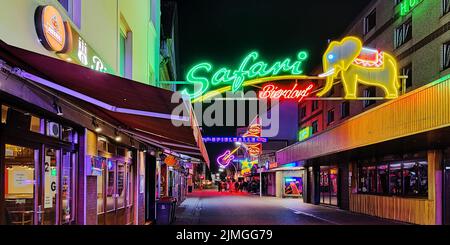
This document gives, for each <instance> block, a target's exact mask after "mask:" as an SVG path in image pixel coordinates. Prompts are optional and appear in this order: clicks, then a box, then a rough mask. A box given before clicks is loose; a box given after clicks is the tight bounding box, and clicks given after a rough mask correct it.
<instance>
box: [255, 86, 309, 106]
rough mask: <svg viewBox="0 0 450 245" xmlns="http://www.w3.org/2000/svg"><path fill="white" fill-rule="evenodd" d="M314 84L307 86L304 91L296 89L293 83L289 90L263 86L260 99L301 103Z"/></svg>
mask: <svg viewBox="0 0 450 245" xmlns="http://www.w3.org/2000/svg"><path fill="white" fill-rule="evenodd" d="M313 88H314V84H309V85H308V86H306V88H304V89H300V88H298V84H297V83H295V84H294V86H293V87H292V88H291V89H280V88H278V87H277V86H275V85H273V84H269V85H266V86H264V87H263V88H262V89H261V91H259V98H260V99H296V100H297V101H298V102H301V101H302V100H303V98H305V97H307V96H309V95H310V93H311V92H312V89H313Z"/></svg>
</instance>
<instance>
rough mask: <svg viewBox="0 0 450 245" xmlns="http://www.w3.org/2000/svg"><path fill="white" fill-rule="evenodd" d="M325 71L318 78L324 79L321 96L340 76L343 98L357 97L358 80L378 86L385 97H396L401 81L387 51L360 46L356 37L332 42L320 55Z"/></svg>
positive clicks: (318, 94)
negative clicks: (321, 55) (343, 92)
mask: <svg viewBox="0 0 450 245" xmlns="http://www.w3.org/2000/svg"><path fill="white" fill-rule="evenodd" d="M323 69H324V73H323V74H320V75H319V77H323V78H326V84H325V87H324V88H323V90H322V91H320V92H319V93H317V96H318V97H322V96H324V95H325V94H327V93H328V91H330V89H331V88H332V87H333V85H334V81H335V79H337V78H339V76H338V75H340V78H341V80H342V85H343V87H344V91H345V99H347V100H355V99H358V96H357V94H356V92H357V91H358V83H361V84H364V85H368V86H375V87H378V88H381V89H382V90H383V91H384V92H385V99H395V98H397V97H398V93H399V88H400V82H399V76H398V73H399V71H398V67H397V61H396V60H395V58H394V57H393V56H391V55H389V54H387V53H386V52H381V51H378V50H374V49H368V48H363V45H362V41H361V40H360V39H359V38H356V37H346V38H344V39H343V40H342V41H340V42H337V41H333V42H331V43H330V45H329V46H328V49H327V50H326V52H325V54H324V55H323Z"/></svg>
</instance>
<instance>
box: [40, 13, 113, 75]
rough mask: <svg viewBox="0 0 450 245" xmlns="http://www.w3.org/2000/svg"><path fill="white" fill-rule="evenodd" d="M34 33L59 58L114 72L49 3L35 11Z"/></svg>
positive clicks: (98, 69) (101, 70)
mask: <svg viewBox="0 0 450 245" xmlns="http://www.w3.org/2000/svg"><path fill="white" fill-rule="evenodd" d="M34 18H35V27H36V33H37V35H38V37H39V41H40V42H41V44H42V45H43V46H44V47H45V48H46V49H47V50H49V51H53V52H55V53H56V55H57V56H58V57H60V58H61V59H63V60H65V61H67V62H71V63H75V64H78V65H81V66H85V67H88V68H91V69H93V70H96V71H100V72H107V73H111V74H113V73H114V70H113V69H111V67H110V66H108V65H107V64H106V63H105V62H104V61H103V60H102V59H101V58H100V56H99V55H98V54H97V53H96V52H95V51H94V50H93V49H92V47H91V46H89V45H88V44H87V42H86V41H85V40H84V39H83V38H82V37H81V35H80V34H79V33H78V31H77V30H76V28H74V27H73V26H72V25H71V24H70V23H69V22H68V21H64V20H63V17H62V15H61V13H60V12H59V11H58V10H57V9H56V8H55V7H53V6H51V5H43V6H39V7H38V8H37V9H36V12H35V16H34Z"/></svg>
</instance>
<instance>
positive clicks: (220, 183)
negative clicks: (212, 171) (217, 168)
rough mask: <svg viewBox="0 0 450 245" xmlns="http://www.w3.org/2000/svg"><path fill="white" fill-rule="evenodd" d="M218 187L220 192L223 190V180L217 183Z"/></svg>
mask: <svg viewBox="0 0 450 245" xmlns="http://www.w3.org/2000/svg"><path fill="white" fill-rule="evenodd" d="M217 187H218V189H219V192H222V181H219V183H217Z"/></svg>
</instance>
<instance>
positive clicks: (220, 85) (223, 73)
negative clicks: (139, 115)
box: [183, 51, 308, 100]
mask: <svg viewBox="0 0 450 245" xmlns="http://www.w3.org/2000/svg"><path fill="white" fill-rule="evenodd" d="M258 58H259V54H258V52H251V53H250V54H248V55H247V56H246V57H245V58H244V59H243V60H242V62H241V64H240V65H239V68H238V69H237V70H232V69H229V68H219V69H217V70H213V66H212V64H210V63H200V64H198V65H195V66H194V67H192V69H191V70H189V71H188V73H187V77H186V81H187V82H188V84H190V85H194V90H192V91H188V90H187V89H185V90H183V93H184V94H187V95H189V97H190V98H191V99H197V98H200V99H201V100H203V99H205V98H208V97H210V96H208V95H207V96H204V95H205V94H206V93H207V92H208V91H210V90H215V91H212V93H214V92H216V93H217V92H219V93H223V92H226V91H232V92H233V93H234V92H236V91H238V90H240V89H242V88H243V87H244V86H249V85H254V84H259V83H263V82H267V81H264V79H261V78H267V77H274V76H278V75H280V74H287V75H297V76H298V75H301V74H303V69H302V66H303V62H304V61H305V60H306V59H307V58H308V53H307V52H305V51H301V52H299V53H298V54H297V57H296V60H291V59H290V58H286V59H285V60H283V61H275V62H274V63H273V64H272V65H269V64H268V63H266V62H264V61H258ZM269 81H270V80H269Z"/></svg>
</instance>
